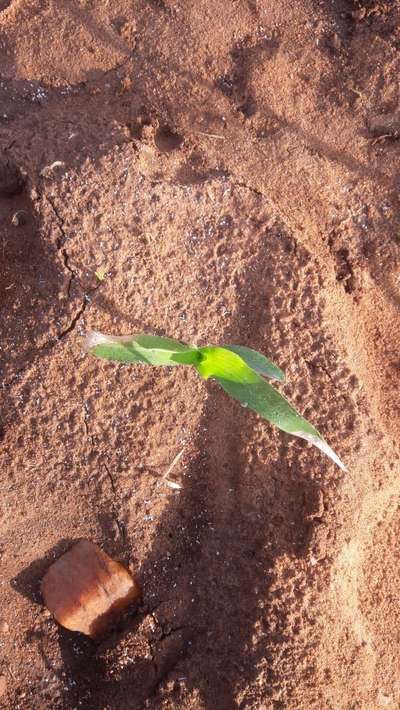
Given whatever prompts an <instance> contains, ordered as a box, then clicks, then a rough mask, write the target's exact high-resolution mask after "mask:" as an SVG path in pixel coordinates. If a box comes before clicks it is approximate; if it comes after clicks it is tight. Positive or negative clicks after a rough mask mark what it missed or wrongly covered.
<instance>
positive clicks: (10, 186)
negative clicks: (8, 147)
mask: <svg viewBox="0 0 400 710" xmlns="http://www.w3.org/2000/svg"><path fill="white" fill-rule="evenodd" d="M24 186H25V177H24V176H23V175H22V172H21V170H20V168H19V167H18V166H17V165H15V164H14V163H12V162H11V161H9V160H7V161H3V160H2V161H0V197H14V196H15V195H19V194H20V193H21V192H22V190H23V189H24Z"/></svg>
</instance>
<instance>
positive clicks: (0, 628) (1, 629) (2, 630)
mask: <svg viewBox="0 0 400 710" xmlns="http://www.w3.org/2000/svg"><path fill="white" fill-rule="evenodd" d="M9 630H10V627H9V625H8V624H7V622H6V621H4V619H0V634H8V632H9Z"/></svg>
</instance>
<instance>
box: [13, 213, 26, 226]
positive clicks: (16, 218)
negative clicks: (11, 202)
mask: <svg viewBox="0 0 400 710" xmlns="http://www.w3.org/2000/svg"><path fill="white" fill-rule="evenodd" d="M26 221H27V214H26V212H24V210H19V211H18V212H14V214H13V216H12V219H11V224H12V225H13V227H20V226H21V225H23V224H25V223H26Z"/></svg>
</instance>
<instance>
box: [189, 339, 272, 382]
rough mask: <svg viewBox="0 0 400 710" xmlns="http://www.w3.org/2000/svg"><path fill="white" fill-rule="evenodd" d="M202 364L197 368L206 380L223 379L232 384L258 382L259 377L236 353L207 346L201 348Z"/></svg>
mask: <svg viewBox="0 0 400 710" xmlns="http://www.w3.org/2000/svg"><path fill="white" fill-rule="evenodd" d="M199 353H200V354H201V360H200V362H199V363H198V364H197V365H196V366H195V367H196V370H197V372H198V373H199V374H200V375H201V376H202V377H203V378H204V379H205V380H208V378H209V377H222V378H226V379H227V380H231V381H232V382H256V381H257V380H258V375H257V373H256V372H254V370H252V369H251V368H250V367H249V366H248V365H246V363H245V362H244V360H242V358H241V357H239V355H236V353H233V352H231V351H230V350H227V349H226V348H218V347H211V346H207V347H204V348H199Z"/></svg>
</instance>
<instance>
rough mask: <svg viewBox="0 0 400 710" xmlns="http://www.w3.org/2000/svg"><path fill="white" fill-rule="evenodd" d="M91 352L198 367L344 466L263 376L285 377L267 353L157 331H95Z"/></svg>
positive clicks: (113, 357)
mask: <svg viewBox="0 0 400 710" xmlns="http://www.w3.org/2000/svg"><path fill="white" fill-rule="evenodd" d="M85 347H86V350H87V351H88V352H90V353H92V354H93V355H97V357H101V358H106V359H108V360H116V361H117V362H141V363H146V364H149V365H178V364H181V365H193V366H194V367H195V368H196V370H197V372H198V373H199V374H200V375H201V377H203V378H204V379H208V378H209V377H214V378H215V379H216V380H217V382H218V383H219V384H220V385H221V387H222V388H223V389H224V390H225V392H227V394H229V395H231V397H234V399H237V400H238V401H239V402H240V403H241V405H242V406H244V407H248V408H249V409H252V410H253V411H254V412H257V413H258V414H260V415H261V416H262V417H264V419H267V420H268V421H270V422H271V423H272V424H275V426H277V427H278V428H279V429H282V430H283V431H286V432H288V433H289V434H294V435H295V436H299V437H300V438H302V439H305V440H306V441H309V442H310V443H312V444H314V446H317V447H318V448H319V449H320V450H321V451H323V452H324V453H325V454H326V455H327V456H329V457H330V458H331V459H332V460H333V461H334V462H335V463H336V464H337V465H338V466H339V467H340V468H341V469H343V470H345V468H344V466H343V464H342V462H341V461H340V459H339V458H338V457H337V456H336V454H335V453H334V451H332V449H331V448H330V447H329V446H328V444H327V443H326V441H325V440H324V439H323V437H322V436H321V434H320V433H319V432H318V431H317V430H316V429H315V428H314V427H313V426H312V424H310V423H309V422H307V420H306V419H304V418H303V417H302V416H301V415H300V414H299V413H298V412H296V410H295V409H294V408H293V407H292V406H291V405H290V404H289V402H288V401H287V400H286V399H285V398H284V397H283V396H282V395H281V394H280V393H279V392H278V391H277V390H276V389H274V387H272V386H271V385H270V384H269V383H268V382H266V381H265V380H264V379H263V377H261V376H260V375H264V376H267V377H275V378H277V379H282V378H283V373H282V372H281V370H279V368H278V367H276V365H274V364H273V363H271V362H270V361H269V360H268V359H267V358H266V357H264V355H262V354H261V353H258V352H256V351H255V350H251V349H250V348H246V347H244V346H241V345H228V346H226V347H214V346H206V347H202V348H196V347H195V346H193V345H187V344H186V343H181V342H179V341H178V340H172V339H171V338H163V337H159V336H157V335H127V336H122V337H118V336H111V335H104V334H103V333H98V332H95V331H92V332H90V333H89V334H88V335H87V337H86V342H85Z"/></svg>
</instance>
